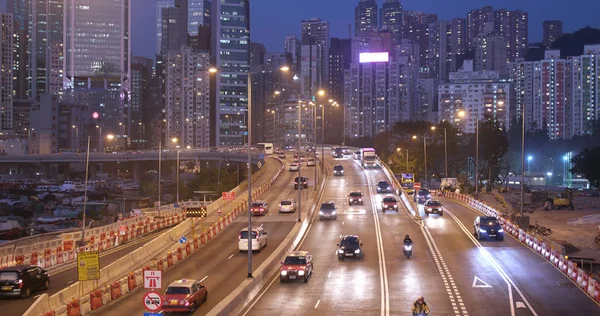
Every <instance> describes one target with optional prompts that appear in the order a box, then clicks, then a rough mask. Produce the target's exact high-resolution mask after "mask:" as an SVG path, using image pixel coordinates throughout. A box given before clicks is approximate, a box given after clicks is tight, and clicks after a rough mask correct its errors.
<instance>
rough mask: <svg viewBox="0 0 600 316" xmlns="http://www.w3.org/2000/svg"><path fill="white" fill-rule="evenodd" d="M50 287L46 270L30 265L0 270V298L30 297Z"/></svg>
mask: <svg viewBox="0 0 600 316" xmlns="http://www.w3.org/2000/svg"><path fill="white" fill-rule="evenodd" d="M48 287H50V277H49V276H48V272H46V270H44V269H42V268H40V267H38V266H32V265H18V266H12V267H6V268H2V269H0V297H30V296H31V294H32V293H34V292H37V291H45V290H47V289H48Z"/></svg>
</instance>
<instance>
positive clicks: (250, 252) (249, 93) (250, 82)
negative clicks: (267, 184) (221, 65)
mask: <svg viewBox="0 0 600 316" xmlns="http://www.w3.org/2000/svg"><path fill="white" fill-rule="evenodd" d="M247 86H248V110H247V111H248V122H247V125H248V143H247V145H248V278H252V277H253V276H252V153H251V151H250V150H251V149H252V147H251V146H250V145H251V143H252V73H251V72H250V71H248V80H247Z"/></svg>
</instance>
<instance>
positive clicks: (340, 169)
mask: <svg viewBox="0 0 600 316" xmlns="http://www.w3.org/2000/svg"><path fill="white" fill-rule="evenodd" d="M333 175H334V176H343V175H344V166H342V165H335V166H333Z"/></svg>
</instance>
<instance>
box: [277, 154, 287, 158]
mask: <svg viewBox="0 0 600 316" xmlns="http://www.w3.org/2000/svg"><path fill="white" fill-rule="evenodd" d="M277 157H278V158H279V159H285V158H286V157H287V156H286V154H285V153H279V154H277Z"/></svg>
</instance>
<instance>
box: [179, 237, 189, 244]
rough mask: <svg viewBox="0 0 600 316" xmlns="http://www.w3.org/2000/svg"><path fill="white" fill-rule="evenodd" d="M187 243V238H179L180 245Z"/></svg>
mask: <svg viewBox="0 0 600 316" xmlns="http://www.w3.org/2000/svg"><path fill="white" fill-rule="evenodd" d="M186 242H187V238H185V236H182V237H181V238H179V243H180V244H185V243H186Z"/></svg>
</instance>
